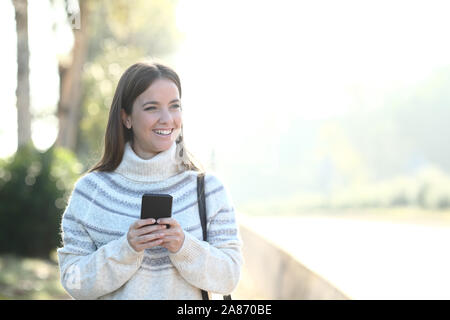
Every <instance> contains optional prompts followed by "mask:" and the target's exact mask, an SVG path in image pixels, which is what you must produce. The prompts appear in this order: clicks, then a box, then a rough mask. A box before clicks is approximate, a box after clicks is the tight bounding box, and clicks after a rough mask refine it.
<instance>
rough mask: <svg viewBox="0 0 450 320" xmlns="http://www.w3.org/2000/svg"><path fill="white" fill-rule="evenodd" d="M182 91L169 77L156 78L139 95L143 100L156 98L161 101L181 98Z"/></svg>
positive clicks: (155, 99)
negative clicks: (180, 91) (179, 90)
mask: <svg viewBox="0 0 450 320" xmlns="http://www.w3.org/2000/svg"><path fill="white" fill-rule="evenodd" d="M179 98H180V93H179V92H178V87H177V85H176V84H175V83H173V82H172V81H170V80H168V79H158V80H155V81H154V82H153V83H152V84H151V85H150V86H149V87H148V88H147V89H146V90H145V91H144V92H143V93H142V94H141V95H140V96H139V97H138V99H140V100H142V99H144V100H148V99H150V100H154V101H158V102H161V103H164V102H169V101H172V100H174V99H179Z"/></svg>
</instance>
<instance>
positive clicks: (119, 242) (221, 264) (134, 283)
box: [57, 142, 242, 299]
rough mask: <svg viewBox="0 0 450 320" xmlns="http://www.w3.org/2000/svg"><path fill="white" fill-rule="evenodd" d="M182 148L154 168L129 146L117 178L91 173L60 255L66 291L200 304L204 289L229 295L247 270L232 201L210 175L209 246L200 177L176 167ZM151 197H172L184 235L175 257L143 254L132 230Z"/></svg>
mask: <svg viewBox="0 0 450 320" xmlns="http://www.w3.org/2000/svg"><path fill="white" fill-rule="evenodd" d="M175 149H176V144H175V142H174V144H173V145H172V147H171V148H170V149H168V150H166V151H164V152H161V153H159V154H157V155H156V156H154V157H153V158H151V159H149V160H144V159H141V158H140V157H138V156H137V155H136V154H135V153H134V151H133V149H132V148H131V147H130V145H129V144H127V145H126V147H125V152H124V156H123V159H122V162H121V163H120V165H119V167H118V168H117V169H116V170H115V171H114V172H92V173H88V174H86V175H84V176H82V177H81V178H80V179H79V180H78V181H77V182H76V184H75V187H74V190H73V192H72V194H71V196H70V199H69V202H68V204H67V207H66V209H65V211H64V214H63V217H62V224H61V229H62V239H63V247H62V248H59V249H58V250H57V253H58V260H59V267H60V274H61V283H62V285H63V287H64V288H65V289H66V291H67V292H68V293H69V294H70V295H71V296H72V297H73V298H75V299H201V291H200V289H199V288H201V289H203V290H206V291H209V292H210V293H217V294H229V293H230V292H232V290H233V289H234V288H235V287H236V285H237V283H238V281H239V276H240V267H241V264H242V255H241V244H242V243H241V240H240V236H239V234H238V227H237V222H236V217H235V210H234V208H233V204H232V201H231V197H230V195H229V193H228V191H227V189H226V188H225V187H224V185H223V183H222V182H221V181H220V179H219V178H218V177H217V176H216V175H214V174H211V173H206V175H205V196H206V212H207V228H208V242H204V241H202V229H201V224H200V218H199V212H198V205H197V172H195V171H183V170H181V169H180V168H179V166H178V164H177V162H176V161H175ZM144 193H168V194H171V195H172V196H173V206H172V217H173V218H174V219H176V220H177V221H178V223H179V224H180V225H181V227H182V228H183V230H184V233H185V240H184V243H183V245H182V247H181V248H180V250H179V251H178V252H176V253H171V252H169V251H168V250H167V249H165V248H163V247H161V246H157V247H154V248H151V249H146V250H144V251H141V252H136V251H135V250H134V249H133V248H132V247H131V246H130V244H129V243H128V240H127V232H128V229H129V227H130V225H131V224H132V223H133V222H134V221H136V219H139V218H140V207H141V197H142V195H143V194H144Z"/></svg>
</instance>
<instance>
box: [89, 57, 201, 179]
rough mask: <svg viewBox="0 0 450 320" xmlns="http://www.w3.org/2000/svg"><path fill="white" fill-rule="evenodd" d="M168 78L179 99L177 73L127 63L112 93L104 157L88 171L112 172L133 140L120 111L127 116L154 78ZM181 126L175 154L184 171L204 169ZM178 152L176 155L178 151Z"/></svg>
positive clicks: (162, 67)
mask: <svg viewBox="0 0 450 320" xmlns="http://www.w3.org/2000/svg"><path fill="white" fill-rule="evenodd" d="M161 78H164V79H167V80H170V81H172V82H173V83H175V85H176V86H177V88H178V92H179V94H180V98H181V83H180V78H179V77H178V75H177V73H176V72H175V71H174V70H173V69H171V68H170V67H168V66H166V65H163V64H161V63H156V62H153V63H146V62H139V63H136V64H133V65H132V66H130V67H129V68H128V69H127V70H126V71H125V72H124V74H123V75H122V77H121V78H120V80H119V83H118V85H117V88H116V92H115V93H114V98H113V101H112V103H111V109H110V110H109V118H108V124H107V126H106V133H105V145H104V151H103V156H102V158H101V159H100V161H99V162H98V163H96V164H95V165H94V166H93V167H92V168H91V169H89V171H88V172H93V171H106V172H111V171H114V170H115V169H116V168H117V167H118V166H119V164H120V162H121V161H122V158H123V153H124V150H125V144H126V143H127V142H128V141H132V140H133V131H132V130H131V129H128V128H127V127H125V126H124V124H123V123H122V119H121V115H120V113H121V110H122V109H124V111H125V112H126V114H128V115H130V114H131V112H132V108H133V103H134V101H135V100H136V98H137V97H138V96H139V95H140V94H141V93H142V92H144V91H145V90H146V89H147V88H148V87H149V86H150V85H151V84H152V83H153V82H154V81H155V80H157V79H161ZM183 137H184V135H183V126H181V134H180V136H179V137H178V138H177V141H176V143H177V156H178V157H180V158H181V159H183V160H182V164H183V166H184V168H185V170H194V171H204V170H203V167H202V165H201V164H200V163H199V161H198V160H197V159H196V158H195V157H194V156H193V155H192V154H191V153H190V152H189V151H188V150H187V149H186V147H185V145H184V141H183ZM178 153H179V154H178Z"/></svg>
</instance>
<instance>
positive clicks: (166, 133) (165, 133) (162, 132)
mask: <svg viewBox="0 0 450 320" xmlns="http://www.w3.org/2000/svg"><path fill="white" fill-rule="evenodd" d="M152 131H153V132H154V133H156V134H157V135H159V136H170V135H171V134H172V132H173V129H169V130H152Z"/></svg>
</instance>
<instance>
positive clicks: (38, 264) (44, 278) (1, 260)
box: [0, 255, 70, 300]
mask: <svg viewBox="0 0 450 320" xmlns="http://www.w3.org/2000/svg"><path fill="white" fill-rule="evenodd" d="M0 270H1V272H0V300H5V299H14V300H53V299H59V300H60V299H70V296H69V295H68V294H67V293H66V292H65V291H64V289H63V287H62V285H61V283H60V280H59V268H58V264H57V262H56V259H52V260H45V259H37V258H23V257H18V256H15V255H2V256H0Z"/></svg>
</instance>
